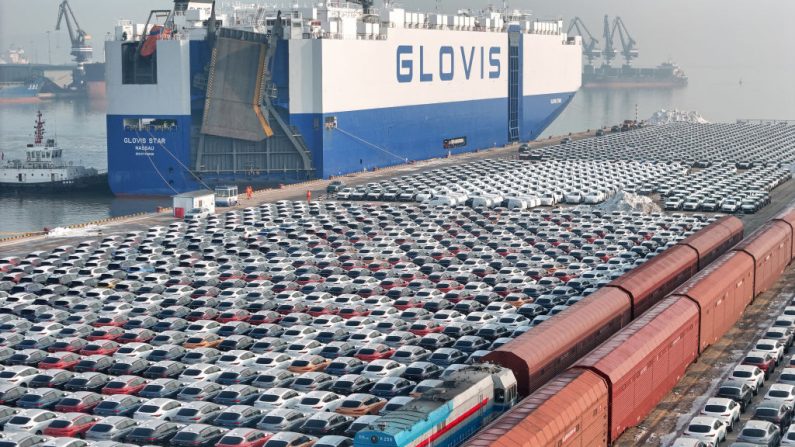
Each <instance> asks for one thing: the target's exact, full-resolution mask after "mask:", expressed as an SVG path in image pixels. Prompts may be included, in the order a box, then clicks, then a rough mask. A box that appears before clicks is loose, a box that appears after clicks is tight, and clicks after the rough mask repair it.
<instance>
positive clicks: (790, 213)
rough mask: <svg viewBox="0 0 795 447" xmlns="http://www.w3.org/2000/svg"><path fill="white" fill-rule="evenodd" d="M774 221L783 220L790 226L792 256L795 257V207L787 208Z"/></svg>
mask: <svg viewBox="0 0 795 447" xmlns="http://www.w3.org/2000/svg"><path fill="white" fill-rule="evenodd" d="M773 221H779V222H783V223H784V224H786V225H787V226H788V227H789V228H790V235H791V236H792V256H793V257H795V208H787V209H786V210H784V211H782V212H781V213H779V214H778V215H777V216H776V217H774V218H773Z"/></svg>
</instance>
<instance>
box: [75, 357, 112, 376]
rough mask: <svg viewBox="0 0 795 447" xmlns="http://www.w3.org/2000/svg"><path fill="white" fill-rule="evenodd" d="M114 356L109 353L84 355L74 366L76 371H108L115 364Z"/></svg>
mask: <svg viewBox="0 0 795 447" xmlns="http://www.w3.org/2000/svg"><path fill="white" fill-rule="evenodd" d="M113 364H114V360H113V357H109V356H107V355H91V356H88V357H84V358H83V359H82V360H80V361H79V362H77V365H75V366H74V368H72V370H73V371H74V372H78V373H82V372H101V373H104V372H107V371H108V369H109V368H110V367H111V366H113Z"/></svg>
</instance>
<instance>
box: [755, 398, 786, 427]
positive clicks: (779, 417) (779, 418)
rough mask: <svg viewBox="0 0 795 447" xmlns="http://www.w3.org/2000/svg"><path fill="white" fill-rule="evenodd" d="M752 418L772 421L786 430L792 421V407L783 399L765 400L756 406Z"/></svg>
mask: <svg viewBox="0 0 795 447" xmlns="http://www.w3.org/2000/svg"><path fill="white" fill-rule="evenodd" d="M751 419H757V420H760V421H768V422H771V423H773V424H776V425H778V427H779V428H781V431H782V432H785V431H786V430H787V427H789V426H790V424H791V423H792V408H790V407H789V406H787V404H786V403H784V402H782V401H775V400H763V401H762V402H761V403H760V404H759V405H758V406H757V407H756V410H755V411H754V415H753V416H752V417H751Z"/></svg>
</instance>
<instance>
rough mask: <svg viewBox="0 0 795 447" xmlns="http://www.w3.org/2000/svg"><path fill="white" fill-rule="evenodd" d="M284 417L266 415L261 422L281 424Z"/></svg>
mask: <svg viewBox="0 0 795 447" xmlns="http://www.w3.org/2000/svg"><path fill="white" fill-rule="evenodd" d="M282 421H284V418H283V417H281V416H265V417H264V418H262V420H261V421H260V423H261V424H281V423H282Z"/></svg>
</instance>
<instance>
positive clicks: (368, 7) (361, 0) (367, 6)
mask: <svg viewBox="0 0 795 447" xmlns="http://www.w3.org/2000/svg"><path fill="white" fill-rule="evenodd" d="M351 3H358V4H360V5H362V13H363V14H364V15H369V14H370V13H372V11H373V4H374V3H375V0H352V1H351Z"/></svg>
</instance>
